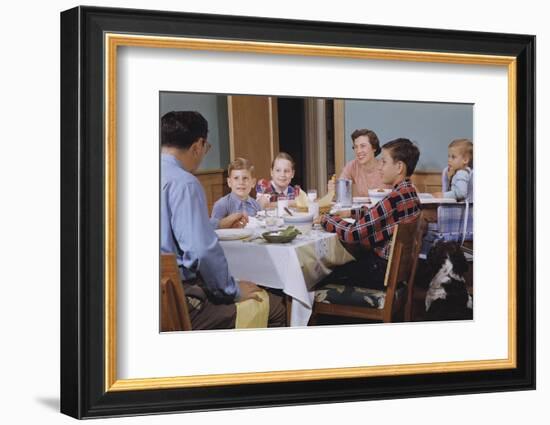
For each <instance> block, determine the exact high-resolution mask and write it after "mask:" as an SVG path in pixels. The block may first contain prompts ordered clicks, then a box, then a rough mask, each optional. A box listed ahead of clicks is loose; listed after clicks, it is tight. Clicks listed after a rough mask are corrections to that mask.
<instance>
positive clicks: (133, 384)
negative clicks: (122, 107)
mask: <svg viewBox="0 0 550 425" xmlns="http://www.w3.org/2000/svg"><path fill="white" fill-rule="evenodd" d="M104 46H105V65H104V69H105V84H104V91H105V93H104V94H105V116H104V123H105V128H104V144H105V145H104V147H105V187H104V190H105V212H104V214H105V234H104V237H105V246H104V247H105V275H104V279H105V282H104V285H105V288H104V289H105V304H104V306H105V317H104V319H105V328H104V335H105V359H104V360H105V370H104V383H105V387H104V388H105V391H106V392H108V391H138V390H153V389H170V388H184V387H187V388H190V387H208V386H218V385H241V384H257V383H270V382H290V381H313V380H322V379H342V378H364V377H379V376H396V375H412V374H419V373H450V372H467V371H484V370H499V369H513V368H515V367H516V366H517V353H516V338H517V335H516V331H517V321H516V319H517V317H516V308H517V293H516V285H517V275H516V271H517V264H516V259H517V248H516V241H517V228H516V217H517V205H516V192H517V188H516V176H517V172H516V162H517V150H516V147H517V136H516V135H517V133H516V105H517V103H516V90H517V89H516V86H517V74H516V72H517V71H516V67H517V62H516V58H515V57H513V56H496V55H495V56H494V55H478V54H462V53H446V52H425V51H411V50H393V49H370V48H357V47H341V46H318V45H308V44H287V43H272V42H269V43H267V42H255V41H235V40H216V39H200V38H179V37H160V36H149V35H128V34H116V33H106V34H105V36H104ZM122 46H124V47H149V48H167V49H188V50H209V51H227V52H239V53H263V54H279V55H300V56H324V57H341V58H356V59H375V60H396V61H403V62H431V63H447V64H468V65H494V66H504V67H507V72H508V230H509V232H508V294H509V296H508V358H506V359H495V360H479V361H478V360H473V361H456V362H436V363H418V364H399V365H381V366H364V367H343V368H326V369H305V370H290V371H275V372H254V373H230V374H215V375H193V376H175V377H165V378H154V377H153V378H139V379H117V372H116V363H117V352H116V346H117V344H116V341H117V338H116V337H117V323H116V287H117V286H116V266H117V255H116V254H117V252H116V246H117V244H116V208H117V203H116V199H117V198H116V187H117V182H116V163H117V157H116V144H117V139H116V136H117V134H116V122H117V110H116V93H117V49H118V47H122Z"/></svg>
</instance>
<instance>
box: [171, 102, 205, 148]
mask: <svg viewBox="0 0 550 425" xmlns="http://www.w3.org/2000/svg"><path fill="white" fill-rule="evenodd" d="M207 136H208V121H206V119H205V118H204V117H203V116H202V115H201V114H200V113H199V112H196V111H172V112H168V113H166V114H164V115H163V116H162V118H161V119H160V144H161V145H162V146H172V147H175V148H179V149H189V148H190V147H191V145H192V144H193V143H195V142H196V141H197V140H198V139H199V138H201V137H202V138H204V139H206V137H207Z"/></svg>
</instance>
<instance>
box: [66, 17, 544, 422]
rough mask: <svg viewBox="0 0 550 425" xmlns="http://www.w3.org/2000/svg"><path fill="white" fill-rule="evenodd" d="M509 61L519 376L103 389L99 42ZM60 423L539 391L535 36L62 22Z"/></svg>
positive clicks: (166, 20) (230, 20)
mask: <svg viewBox="0 0 550 425" xmlns="http://www.w3.org/2000/svg"><path fill="white" fill-rule="evenodd" d="M108 32H112V33H122V34H150V35H162V36H174V37H196V38H209V39H229V40H254V41H262V42H271V43H291V44H310V45H321V46H336V47H338V46H343V47H344V46H345V47H359V48H362V47H368V48H376V49H390V50H391V49H396V50H412V51H425V52H443V53H469V54H483V55H502V56H513V57H515V58H516V63H517V73H516V84H517V85H516V90H517V95H516V126H515V128H516V131H517V134H516V137H517V152H516V159H517V168H516V175H517V182H516V183H517V191H516V202H517V215H516V226H517V249H516V255H517V257H516V261H517V263H516V266H517V267H516V270H517V276H516V277H517V282H518V285H517V303H516V306H517V308H516V317H517V335H516V340H515V341H516V354H517V357H516V360H517V367H515V368H512V369H502V370H480V371H467V372H452V373H427V374H426V373H422V374H414V375H400V376H379V377H366V378H365V377H356V378H345V379H324V380H314V381H296V382H269V383H255V384H242V385H221V386H208V387H186V388H169V389H154V390H147V389H145V390H139V391H135V390H128V391H106V390H105V380H106V378H105V368H106V367H107V366H106V363H105V352H106V347H105V332H106V331H105V319H104V318H105V302H104V300H105V297H106V294H105V288H104V284H103V283H104V279H105V267H106V264H105V254H106V252H105V236H104V232H103V231H102V230H103V229H105V214H104V211H105V193H104V191H105V184H104V183H105V171H106V165H105V161H104V158H105V152H104V145H103V143H102V140H103V137H104V131H105V122H104V108H105V100H106V99H105V95H104V86H105V74H104V68H103V66H104V58H105V43H104V35H105V33H108ZM61 117H62V118H61V193H62V199H61V412H62V413H65V414H67V415H70V416H73V417H76V418H92V417H105V416H120V415H136V414H152V413H162V412H179V411H181V412H183V411H202V410H216V409H233V408H245V407H260V406H276V405H297V404H313V403H330V402H343V401H356V400H374V399H387V398H401V397H416V396H435V395H449V394H466V393H481V392H492V391H511V390H528V389H534V388H535V330H536V329H535V131H534V129H535V37H534V36H530V35H518V34H499V33H480V32H467V31H450V30H436V29H420V28H406V27H389V26H373V25H356V24H343V23H329V22H313V21H297V20H282V19H265V18H256V17H239V16H220V15H205V14H190V13H175V12H162V11H149V10H132V9H111V8H95V7H76V8H74V9H70V10H67V11H65V12H62V13H61Z"/></svg>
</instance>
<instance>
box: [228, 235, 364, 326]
mask: <svg viewBox="0 0 550 425" xmlns="http://www.w3.org/2000/svg"><path fill="white" fill-rule="evenodd" d="M265 231H266V229H265V228H261V227H258V228H256V229H254V231H253V233H252V235H251V236H250V237H248V238H246V239H242V240H220V245H221V247H222V249H223V251H224V253H225V257H226V259H227V262H228V265H229V271H230V272H231V274H232V275H233V276H234V277H235V278H237V279H243V280H248V281H252V282H254V283H256V284H258V285H260V286H264V287H268V288H274V289H280V290H282V291H283V292H284V293H285V294H287V295H288V296H290V297H292V303H291V315H290V326H293V327H295V326H307V324H308V321H309V318H310V316H311V311H312V307H313V303H314V296H315V290H314V287H315V285H316V284H317V283H319V282H320V281H321V280H322V279H323V278H325V277H326V276H328V275H329V274H330V273H331V271H332V269H333V268H334V267H336V266H338V265H341V264H345V263H348V262H350V261H353V260H354V257H353V256H352V255H351V254H350V253H349V252H348V251H347V250H346V249H345V248H344V247H343V245H342V244H341V243H340V241H339V239H338V237H337V235H336V234H334V233H329V232H326V231H324V230H323V229H321V228H320V227H319V226H317V228H313V229H311V230H310V231H307V232H303V233H302V234H299V235H298V236H297V237H296V238H295V239H294V240H292V241H291V242H287V243H270V242H267V241H266V240H265V239H263V238H261V233H262V232H265Z"/></svg>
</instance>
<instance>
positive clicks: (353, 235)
mask: <svg viewBox="0 0 550 425" xmlns="http://www.w3.org/2000/svg"><path fill="white" fill-rule="evenodd" d="M419 215H420V199H418V195H417V194H416V188H415V187H414V186H413V184H412V183H411V181H410V180H409V179H405V180H403V181H402V182H401V183H399V184H397V185H395V186H394V188H393V190H392V191H391V192H390V193H389V194H388V195H387V196H386V197H384V198H383V199H381V200H380V201H379V202H378V203H377V204H376V205H374V206H373V207H371V208H365V207H361V208H358V209H355V210H352V211H351V218H354V219H355V223H348V222H347V221H345V220H343V219H342V218H340V217H339V216H337V215H332V214H326V215H323V216H322V218H321V226H323V228H324V229H325V230H326V231H328V232H333V233H336V234H338V237H339V238H340V239H341V240H342V241H343V242H346V243H360V244H362V245H364V246H366V247H369V248H372V249H374V252H375V253H376V254H377V255H378V256H380V257H381V258H384V259H385V260H388V257H389V254H390V247H391V238H392V234H393V229H394V227H395V225H396V224H397V223H401V222H403V223H410V222H414V221H416V219H417V218H418V216H419Z"/></svg>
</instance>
